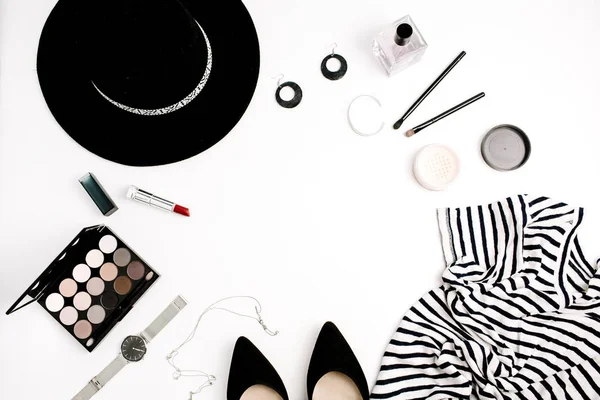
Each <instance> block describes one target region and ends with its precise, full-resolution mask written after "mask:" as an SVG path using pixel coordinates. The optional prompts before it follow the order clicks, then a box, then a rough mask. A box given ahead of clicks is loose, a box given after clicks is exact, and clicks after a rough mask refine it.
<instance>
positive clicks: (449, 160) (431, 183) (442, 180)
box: [413, 144, 459, 190]
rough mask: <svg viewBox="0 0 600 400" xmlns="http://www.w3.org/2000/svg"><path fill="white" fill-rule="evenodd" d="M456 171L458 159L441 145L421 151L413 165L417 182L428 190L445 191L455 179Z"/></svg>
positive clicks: (430, 146) (433, 145)
mask: <svg viewBox="0 0 600 400" xmlns="http://www.w3.org/2000/svg"><path fill="white" fill-rule="evenodd" d="M458 171H459V162H458V157H457V156H456V154H454V152H453V151H452V150H450V149H449V148H448V147H446V146H443V145H441V144H432V145H429V146H426V147H424V148H423V149H421V151H419V153H418V154H417V156H416V157H415V162H414V164H413V173H414V175H415V178H416V180H417V182H419V184H420V185H421V186H423V187H424V188H425V189H428V190H445V189H446V188H447V187H448V184H450V182H452V181H453V180H454V179H455V178H456V176H457V175H458Z"/></svg>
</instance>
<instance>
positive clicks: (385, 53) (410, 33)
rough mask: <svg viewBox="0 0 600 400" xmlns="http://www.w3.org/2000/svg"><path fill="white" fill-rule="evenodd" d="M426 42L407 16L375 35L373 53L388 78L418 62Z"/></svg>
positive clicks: (423, 52)
mask: <svg viewBox="0 0 600 400" xmlns="http://www.w3.org/2000/svg"><path fill="white" fill-rule="evenodd" d="M426 49H427V42H426V41H425V39H424V38H423V35H421V32H419V30H418V29H417V26H416V25H415V23H414V22H413V20H412V18H410V15H407V16H405V17H403V18H401V19H399V20H398V21H396V22H394V23H393V24H392V25H391V26H389V27H387V28H386V29H385V30H383V31H381V32H379V33H378V34H377V35H375V38H374V39H373V53H374V54H375V57H376V58H377V59H378V60H379V62H380V63H381V65H382V66H383V68H385V70H386V72H387V73H388V75H389V76H392V75H394V74H395V73H397V72H400V71H402V70H403V69H405V68H407V67H410V66H411V65H413V64H415V63H417V62H419V61H420V60H421V58H423V54H425V50H426Z"/></svg>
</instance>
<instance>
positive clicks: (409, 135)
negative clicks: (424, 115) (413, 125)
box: [406, 129, 415, 137]
mask: <svg viewBox="0 0 600 400" xmlns="http://www.w3.org/2000/svg"><path fill="white" fill-rule="evenodd" d="M414 134H415V131H413V130H412V129H409V130H407V131H406V137H411V136H413V135H414Z"/></svg>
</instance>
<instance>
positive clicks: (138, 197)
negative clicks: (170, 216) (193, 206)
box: [127, 185, 190, 217]
mask: <svg viewBox="0 0 600 400" xmlns="http://www.w3.org/2000/svg"><path fill="white" fill-rule="evenodd" d="M127 197H128V198H130V199H132V200H135V201H139V202H140V203H144V204H147V205H149V206H152V207H156V208H160V209H161V210H165V211H170V212H174V213H177V214H181V215H184V216H186V217H189V216H190V210H189V209H187V208H186V207H183V206H180V205H179V204H177V203H174V202H172V201H169V200H165V199H163V198H162V197H158V196H155V195H153V194H152V193H150V192H147V191H145V190H142V189H140V188H138V187H137V186H133V185H131V186H129V189H128V190H127Z"/></svg>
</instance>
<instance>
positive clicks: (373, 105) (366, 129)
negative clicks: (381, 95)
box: [348, 94, 384, 136]
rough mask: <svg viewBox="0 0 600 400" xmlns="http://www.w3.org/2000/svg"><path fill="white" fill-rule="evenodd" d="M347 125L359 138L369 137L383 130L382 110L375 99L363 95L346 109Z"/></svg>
mask: <svg viewBox="0 0 600 400" xmlns="http://www.w3.org/2000/svg"><path fill="white" fill-rule="evenodd" d="M348 123H349V124H350V127H351V128H352V130H353V131H354V132H356V133H358V134H359V135H361V136H371V135H374V134H376V133H379V132H380V131H381V129H383V125H384V122H383V110H382V109H381V103H380V102H379V100H377V99H376V98H375V97H373V96H370V95H367V94H363V95H361V96H358V97H357V98H355V99H354V100H352V102H351V103H350V106H349V107H348Z"/></svg>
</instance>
